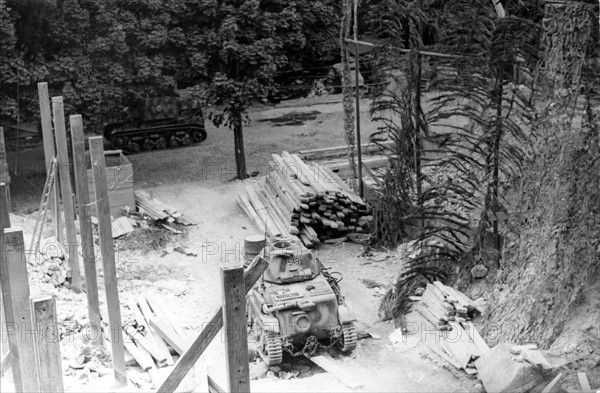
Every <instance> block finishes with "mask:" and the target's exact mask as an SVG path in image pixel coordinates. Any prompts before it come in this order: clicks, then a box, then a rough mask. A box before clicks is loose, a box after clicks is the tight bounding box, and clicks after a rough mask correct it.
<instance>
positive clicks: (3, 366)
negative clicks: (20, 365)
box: [0, 306, 11, 377]
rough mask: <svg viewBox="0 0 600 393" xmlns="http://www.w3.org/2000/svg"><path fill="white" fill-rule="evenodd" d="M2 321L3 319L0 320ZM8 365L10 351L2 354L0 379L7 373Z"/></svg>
mask: <svg viewBox="0 0 600 393" xmlns="http://www.w3.org/2000/svg"><path fill="white" fill-rule="evenodd" d="M2 307H4V306H2ZM2 321H4V319H2ZM2 324H4V322H2ZM10 363H11V357H10V351H6V353H3V354H2V363H1V364H0V377H2V376H3V375H4V373H5V372H7V371H8V369H9V368H10Z"/></svg>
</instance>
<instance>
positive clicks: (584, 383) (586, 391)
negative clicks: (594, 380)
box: [577, 372, 592, 393]
mask: <svg viewBox="0 0 600 393" xmlns="http://www.w3.org/2000/svg"><path fill="white" fill-rule="evenodd" d="M577 379H578V380H579V384H580V385H581V391H582V392H583V393H590V392H591V391H592V389H591V388H590V383H589V381H588V378H587V375H586V373H582V372H578V373H577Z"/></svg>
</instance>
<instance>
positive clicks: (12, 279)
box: [0, 184, 40, 392]
mask: <svg viewBox="0 0 600 393" xmlns="http://www.w3.org/2000/svg"><path fill="white" fill-rule="evenodd" d="M0 191H2V192H4V184H2V185H0ZM0 195H1V194H0ZM5 208H6V201H5V200H4V198H0V209H5ZM0 232H2V235H0V258H1V261H2V262H1V263H0V281H1V282H2V299H3V301H4V311H5V313H6V321H5V322H4V321H3V323H6V329H7V335H8V345H9V348H10V353H11V358H12V359H13V364H12V371H13V379H14V383H15V389H16V391H17V392H39V391H40V388H39V385H38V374H37V368H36V367H35V364H36V360H35V343H34V339H35V337H34V335H32V334H31V333H32V332H33V324H32V322H31V314H30V306H29V281H28V278H27V260H26V258H25V244H24V239H23V231H22V230H20V229H0Z"/></svg>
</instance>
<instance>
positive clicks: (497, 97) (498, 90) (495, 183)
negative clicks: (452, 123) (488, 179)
mask: <svg viewBox="0 0 600 393" xmlns="http://www.w3.org/2000/svg"><path fill="white" fill-rule="evenodd" d="M502 82H503V81H502V69H500V68H499V69H498V77H497V79H496V86H495V90H494V101H495V105H496V119H494V121H495V123H496V124H495V135H494V145H493V146H492V149H493V158H492V159H493V163H492V165H493V169H492V188H491V192H492V199H491V209H492V213H493V214H494V222H493V227H494V239H495V241H496V249H497V250H498V254H497V258H496V268H500V234H499V232H498V216H497V213H498V210H500V209H499V201H498V195H499V189H500V175H499V169H500V140H501V138H502V92H503V89H502V88H503V85H502Z"/></svg>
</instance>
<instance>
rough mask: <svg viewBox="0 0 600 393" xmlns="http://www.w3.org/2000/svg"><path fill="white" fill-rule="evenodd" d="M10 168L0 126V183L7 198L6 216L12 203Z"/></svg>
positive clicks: (2, 130) (2, 129) (10, 209)
mask: <svg viewBox="0 0 600 393" xmlns="http://www.w3.org/2000/svg"><path fill="white" fill-rule="evenodd" d="M9 172H10V169H9V168H8V161H7V158H6V145H5V144H4V128H2V127H0V183H4V184H5V185H6V199H7V200H8V206H7V209H6V212H7V217H8V212H10V211H12V205H11V201H10V174H9Z"/></svg>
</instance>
